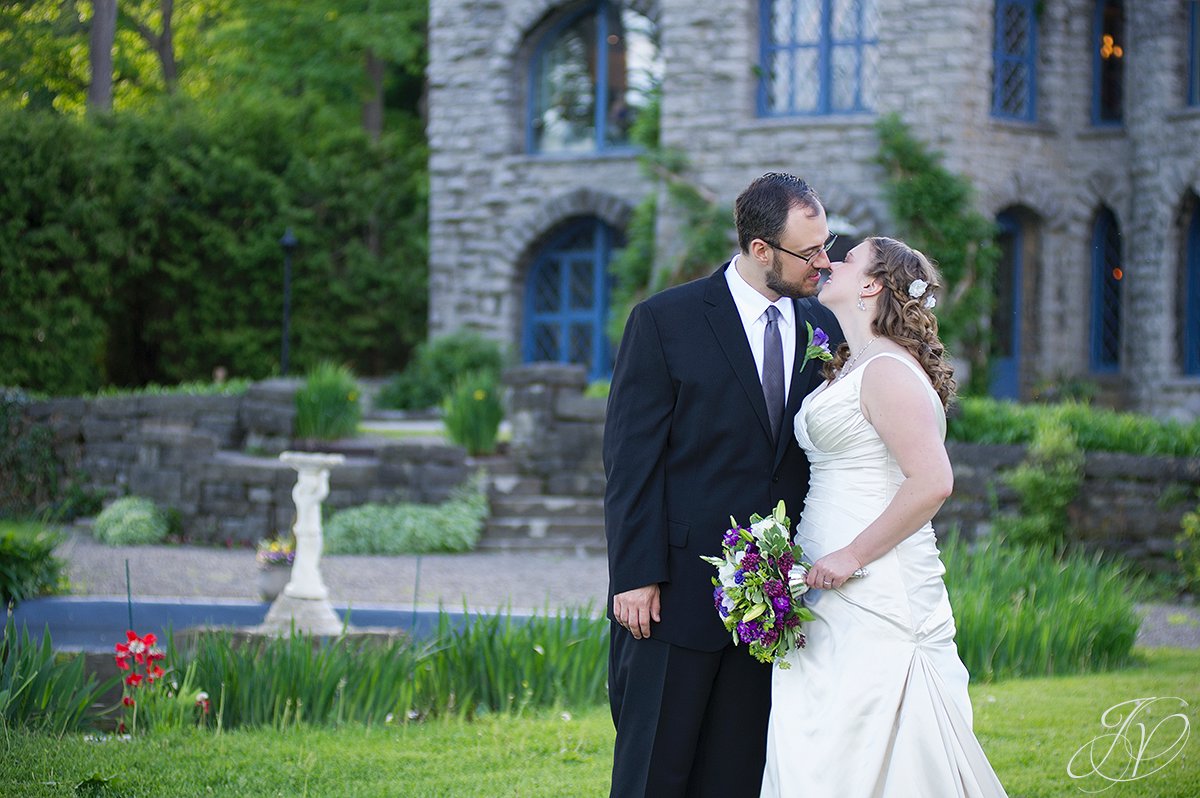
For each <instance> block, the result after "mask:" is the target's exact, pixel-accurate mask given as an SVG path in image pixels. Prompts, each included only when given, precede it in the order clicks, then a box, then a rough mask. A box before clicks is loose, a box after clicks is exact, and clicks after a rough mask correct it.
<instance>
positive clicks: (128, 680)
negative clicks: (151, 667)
mask: <svg viewBox="0 0 1200 798" xmlns="http://www.w3.org/2000/svg"><path fill="white" fill-rule="evenodd" d="M141 683H142V675H141V674H140V673H131V674H129V675H128V676H126V677H125V684H127V685H129V686H130V687H137V686H138V685H139V684H141Z"/></svg>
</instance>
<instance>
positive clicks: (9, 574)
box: [0, 521, 66, 607]
mask: <svg viewBox="0 0 1200 798" xmlns="http://www.w3.org/2000/svg"><path fill="white" fill-rule="evenodd" d="M61 540H62V535H61V534H60V533H58V532H55V531H53V530H51V529H48V528H46V527H45V526H43V525H42V524H39V523H16V522H12V521H4V522H0V607H4V606H6V605H7V604H8V603H9V602H10V601H11V602H14V603H19V602H21V601H23V600H25V599H27V598H32V597H34V596H39V595H42V594H45V593H56V592H58V591H59V590H60V589H61V588H62V587H63V585H64V583H65V580H66V574H65V570H64V567H63V562H62V560H60V559H58V558H57V557H55V556H54V549H55V548H56V547H57V546H58V544H59V543H60V542H61Z"/></svg>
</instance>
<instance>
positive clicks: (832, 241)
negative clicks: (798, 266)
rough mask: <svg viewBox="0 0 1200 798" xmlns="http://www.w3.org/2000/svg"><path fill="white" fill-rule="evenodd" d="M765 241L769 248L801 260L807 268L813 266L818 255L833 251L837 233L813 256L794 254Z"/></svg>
mask: <svg viewBox="0 0 1200 798" xmlns="http://www.w3.org/2000/svg"><path fill="white" fill-rule="evenodd" d="M763 241H764V242H766V244H767V246H771V247H774V248H775V249H777V250H779V251H780V252H786V253H787V254H789V255H791V256H792V257H793V258H799V259H800V260H802V261H804V265H805V266H812V262H813V261H814V260H816V259H817V256H818V255H820V254H821V253H822V252H828V251H829V250H831V249H833V245H834V244H836V243H837V233H834V234H832V235H831V236H829V240H828V241H826V242H825V243H824V244H822V245H821V246H820V247H818V248H817V249H816V250H814V251H813V253H812V254H811V255H801V254H800V253H799V252H792V251H791V250H790V249H784V248H783V247H781V246H779V245H778V244H776V243H774V242H771V241H767V240H766V239H765V238H764V239H763Z"/></svg>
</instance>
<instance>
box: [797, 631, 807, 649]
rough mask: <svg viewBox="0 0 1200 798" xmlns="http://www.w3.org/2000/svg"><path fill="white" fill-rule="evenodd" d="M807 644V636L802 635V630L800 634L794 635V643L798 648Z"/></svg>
mask: <svg viewBox="0 0 1200 798" xmlns="http://www.w3.org/2000/svg"><path fill="white" fill-rule="evenodd" d="M807 644H808V638H807V637H805V636H804V632H801V633H800V634H798V635H796V645H797V646H799V647H800V648H804V646H805V645H807Z"/></svg>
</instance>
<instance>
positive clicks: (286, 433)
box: [27, 380, 468, 544]
mask: <svg viewBox="0 0 1200 798" xmlns="http://www.w3.org/2000/svg"><path fill="white" fill-rule="evenodd" d="M298 385H299V382H298V381H296V380H268V381H266V382H263V383H258V384H256V385H253V386H251V388H250V389H249V390H248V391H247V392H246V393H245V394H243V395H242V396H123V397H110V398H98V399H74V398H71V399H50V400H45V401H40V402H34V403H32V404H31V405H30V407H29V410H28V413H27V415H28V418H29V419H30V420H31V421H33V422H35V423H40V424H44V425H47V426H49V427H50V429H51V430H52V431H53V434H54V447H55V454H56V456H57V457H58V459H59V461H60V462H61V463H62V464H63V465H64V470H65V472H66V474H65V475H66V476H67V477H68V478H70V477H74V476H78V477H79V478H80V479H81V480H82V483H83V485H84V486H85V487H87V488H88V489H90V490H94V491H97V492H99V493H101V494H103V495H105V496H106V497H109V498H115V497H119V496H124V495H137V496H144V497H146V498H148V499H152V500H153V501H154V502H155V503H156V504H158V505H159V506H161V507H164V508H170V509H173V510H175V511H177V512H178V513H179V515H180V518H181V521H182V528H183V533H184V535H185V536H186V537H187V538H188V539H190V540H193V541H198V542H210V543H234V544H237V543H243V544H245V543H253V542H255V541H257V540H259V539H260V538H263V537H267V536H270V535H273V534H275V533H277V532H282V531H286V530H287V529H289V528H290V527H291V524H292V521H293V519H294V514H295V506H294V504H293V502H292V498H291V490H292V486H293V485H294V484H295V472H294V471H293V470H292V469H291V468H289V467H288V466H285V465H284V464H283V463H281V462H280V461H279V460H278V454H279V452H281V451H283V450H285V449H288V448H293V449H308V450H319V451H334V452H341V453H343V454H345V455H346V457H347V459H346V463H345V465H343V466H339V467H338V468H336V469H334V471H333V472H332V474H331V477H330V493H329V497H328V498H327V499H326V500H325V504H326V505H327V506H328V507H330V508H338V507H349V506H354V505H358V504H364V503H367V502H391V501H417V502H440V501H444V500H445V499H446V498H447V497H448V496H449V495H450V493H451V492H452V491H453V489H454V488H455V487H456V486H458V485H460V484H461V483H462V482H463V481H464V480H465V479H466V478H467V475H468V468H467V462H466V453H465V452H464V451H463V450H462V449H461V448H458V447H452V446H447V445H444V444H442V443H440V442H436V441H422V440H412V441H395V440H388V439H369V438H356V439H353V440H350V441H334V442H311V441H301V440H294V439H293V438H292V424H293V422H294V419H295V398H294V395H295V391H296V389H297V387H298Z"/></svg>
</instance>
